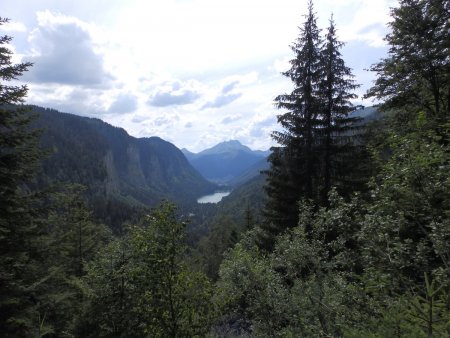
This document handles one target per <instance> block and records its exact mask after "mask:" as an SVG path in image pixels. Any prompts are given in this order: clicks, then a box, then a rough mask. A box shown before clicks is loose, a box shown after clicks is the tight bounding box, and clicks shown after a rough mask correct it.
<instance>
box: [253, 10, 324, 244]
mask: <svg viewBox="0 0 450 338" xmlns="http://www.w3.org/2000/svg"><path fill="white" fill-rule="evenodd" d="M316 21H317V18H316V14H315V12H314V8H313V4H312V1H310V2H309V4H308V14H307V15H306V21H305V22H304V24H303V27H301V28H300V35H299V37H298V39H297V40H296V41H295V42H294V44H293V45H292V46H291V48H292V51H293V52H294V58H293V59H292V60H291V61H290V63H291V69H289V70H288V71H286V72H284V73H283V75H284V76H286V77H288V78H290V79H291V81H292V82H293V84H294V89H293V91H292V92H291V93H288V94H282V95H279V96H277V97H276V98H275V105H276V107H277V108H279V109H284V110H285V112H284V113H283V114H280V115H278V123H279V124H280V125H281V127H282V128H283V130H282V131H274V132H273V133H272V137H273V139H274V140H275V141H276V142H277V143H278V144H279V146H277V147H273V148H272V154H271V155H270V156H269V162H270V164H271V168H270V169H269V170H268V172H267V185H266V193H267V195H268V202H267V206H266V215H265V216H266V220H267V221H266V223H265V225H264V226H263V230H264V231H263V233H264V235H263V238H261V240H262V244H263V246H267V245H269V246H270V244H269V242H270V241H271V238H273V236H275V235H276V234H278V233H279V232H280V231H282V230H283V229H285V228H288V227H293V226H295V225H296V224H297V220H298V216H297V214H298V211H297V210H298V208H297V201H298V200H299V199H300V196H303V197H306V198H308V199H315V197H316V193H317V192H316V191H315V189H314V186H315V182H314V181H315V177H317V175H316V174H315V170H316V169H317V168H316V167H315V163H316V162H317V161H316V159H315V151H314V150H315V147H316V143H315V130H316V129H317V128H318V127H319V126H320V121H319V119H318V117H319V115H320V93H319V85H320V83H321V75H322V74H321V72H322V69H321V50H320V46H321V43H322V41H321V38H320V30H319V28H318V27H317V22H316ZM265 237H266V238H265ZM264 242H267V243H266V244H264Z"/></svg>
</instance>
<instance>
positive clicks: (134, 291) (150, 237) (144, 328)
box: [80, 203, 213, 337]
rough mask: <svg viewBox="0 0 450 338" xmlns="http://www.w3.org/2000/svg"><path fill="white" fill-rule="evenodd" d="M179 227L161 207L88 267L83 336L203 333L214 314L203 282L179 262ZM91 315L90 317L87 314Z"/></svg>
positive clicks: (167, 209)
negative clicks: (85, 328) (87, 298)
mask: <svg viewBox="0 0 450 338" xmlns="http://www.w3.org/2000/svg"><path fill="white" fill-rule="evenodd" d="M184 227H185V225H184V223H182V222H179V221H177V220H176V215H175V209H174V206H173V205H171V204H169V203H164V204H162V205H161V206H160V208H158V209H155V210H154V211H153V212H152V214H150V215H148V216H146V217H144V219H143V220H142V221H141V223H139V224H138V225H132V226H129V228H128V232H127V233H126V235H125V236H124V237H123V238H122V239H118V240H116V241H114V242H112V243H111V244H110V245H109V246H107V247H106V248H105V249H104V250H102V252H101V253H100V255H99V257H98V258H97V259H96V260H95V261H94V262H93V263H92V264H91V265H90V267H89V270H88V271H89V272H88V277H87V280H86V282H87V290H86V294H87V296H88V297H89V306H88V308H87V310H86V316H85V318H84V323H83V322H82V323H81V324H80V328H82V327H89V331H87V332H86V331H84V332H83V333H84V334H86V335H88V336H93V337H94V336H114V337H125V336H126V337H128V336H149V337H166V336H170V337H185V336H195V335H200V336H201V335H204V334H206V332H207V331H208V330H209V322H210V320H211V316H213V312H212V309H211V306H210V303H209V299H210V297H211V290H212V289H211V287H210V284H209V281H208V279H207V278H206V277H205V276H204V275H203V274H201V273H198V272H194V271H192V270H190V269H188V267H187V266H186V264H185V263H184V257H185V253H186V244H185V232H184ZM92 313H96V314H97V315H96V317H95V318H92V316H91V314H92Z"/></svg>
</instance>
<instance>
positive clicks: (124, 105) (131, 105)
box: [108, 94, 137, 114]
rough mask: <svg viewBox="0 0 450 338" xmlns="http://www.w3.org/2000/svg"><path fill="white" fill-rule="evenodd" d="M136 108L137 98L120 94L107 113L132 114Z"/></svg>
mask: <svg viewBox="0 0 450 338" xmlns="http://www.w3.org/2000/svg"><path fill="white" fill-rule="evenodd" d="M136 108H137V98H136V97H135V96H134V95H130V94H122V95H119V96H118V97H117V98H116V100H115V101H114V102H113V103H112V104H111V106H110V107H109V109H108V113H112V114H120V113H132V112H134V111H135V110H136Z"/></svg>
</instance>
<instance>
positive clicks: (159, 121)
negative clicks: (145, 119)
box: [153, 116, 172, 127]
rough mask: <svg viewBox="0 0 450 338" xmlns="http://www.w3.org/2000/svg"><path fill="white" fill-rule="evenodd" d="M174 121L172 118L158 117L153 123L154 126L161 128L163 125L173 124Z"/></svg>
mask: <svg viewBox="0 0 450 338" xmlns="http://www.w3.org/2000/svg"><path fill="white" fill-rule="evenodd" d="M171 123H172V120H171V119H170V118H167V117H164V116H161V117H157V118H156V119H155V120H154V121H153V125H155V126H157V127H161V126H163V125H166V124H171Z"/></svg>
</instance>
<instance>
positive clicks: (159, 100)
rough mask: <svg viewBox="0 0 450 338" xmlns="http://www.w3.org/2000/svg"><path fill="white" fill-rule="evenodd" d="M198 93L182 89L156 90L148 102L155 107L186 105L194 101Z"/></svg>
mask: <svg viewBox="0 0 450 338" xmlns="http://www.w3.org/2000/svg"><path fill="white" fill-rule="evenodd" d="M199 97H200V95H199V94H198V93H197V92H195V91H189V90H188V91H184V92H182V93H177V92H158V93H156V94H155V95H153V96H152V97H151V98H150V100H148V102H147V103H148V104H149V105H151V106H155V107H167V106H178V105H186V104H191V103H193V102H195V101H196V100H197V99H198V98H199Z"/></svg>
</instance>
